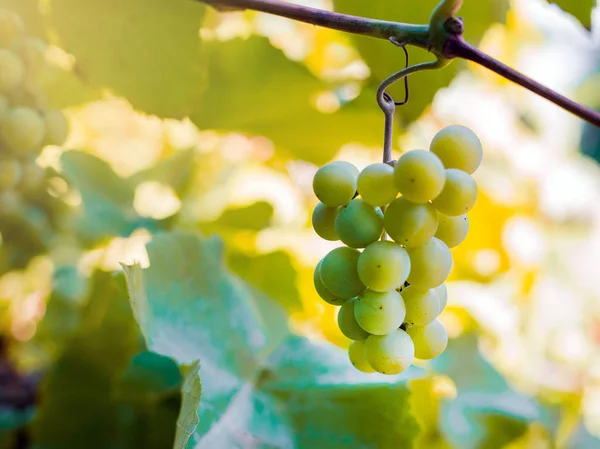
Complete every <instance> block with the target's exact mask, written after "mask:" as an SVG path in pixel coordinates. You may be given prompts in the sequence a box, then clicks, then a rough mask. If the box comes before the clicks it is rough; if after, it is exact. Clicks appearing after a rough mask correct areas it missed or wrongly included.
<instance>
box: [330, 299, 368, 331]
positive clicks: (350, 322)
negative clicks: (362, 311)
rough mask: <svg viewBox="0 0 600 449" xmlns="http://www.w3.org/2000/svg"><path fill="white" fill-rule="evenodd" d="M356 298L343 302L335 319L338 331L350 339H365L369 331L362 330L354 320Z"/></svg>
mask: <svg viewBox="0 0 600 449" xmlns="http://www.w3.org/2000/svg"><path fill="white" fill-rule="evenodd" d="M355 307H356V299H351V300H350V301H347V302H345V303H344V304H343V305H342V307H340V311H339V312H338V316H337V321H338V326H339V328H340V331H342V334H344V335H345V336H346V337H347V338H349V339H350V340H365V339H366V338H367V337H368V336H369V333H368V332H367V331H366V330H364V329H363V328H362V327H360V326H359V324H358V323H357V321H356V317H355V316H354V313H355V312H354V308H355Z"/></svg>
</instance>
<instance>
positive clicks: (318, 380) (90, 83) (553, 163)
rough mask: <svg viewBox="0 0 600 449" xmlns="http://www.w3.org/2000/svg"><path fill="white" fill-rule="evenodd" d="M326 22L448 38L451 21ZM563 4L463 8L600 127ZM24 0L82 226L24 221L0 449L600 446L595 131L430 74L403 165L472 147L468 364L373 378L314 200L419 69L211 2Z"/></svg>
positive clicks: (586, 59) (463, 348) (585, 24)
mask: <svg viewBox="0 0 600 449" xmlns="http://www.w3.org/2000/svg"><path fill="white" fill-rule="evenodd" d="M303 3H304V4H308V5H311V6H317V7H323V8H329V9H332V8H335V10H337V11H341V12H346V13H352V14H359V15H363V16H368V17H375V18H383V19H388V20H398V21H403V22H415V23H425V22H427V20H428V17H429V13H430V11H431V10H432V9H433V7H434V5H435V3H436V2H435V1H433V0H420V1H416V0H414V1H410V0H396V1H394V2H385V1H383V0H380V1H375V0H372V1H370V2H365V1H359V0H335V1H334V2H330V1H327V0H312V1H305V2H303ZM557 3H559V6H560V7H563V8H565V10H561V9H560V7H559V6H557V5H554V4H552V5H551V4H548V2H546V1H543V0H513V1H510V2H509V1H508V0H495V1H487V2H481V1H476V0H465V4H464V6H463V9H462V10H461V15H462V16H463V17H464V19H465V21H466V24H467V26H466V37H467V38H468V39H469V40H470V41H471V42H473V43H476V44H478V45H479V46H480V47H481V48H483V49H484V50H485V51H487V52H488V53H490V54H492V55H493V56H495V57H497V58H498V59H500V60H502V61H503V62H506V63H508V64H510V65H512V66H514V67H516V68H518V69H520V70H522V71H524V72H525V73H527V74H529V75H531V76H533V77H534V78H536V79H537V80H540V81H542V82H544V83H545V84H547V85H549V86H551V87H552V88H554V89H556V90H558V91H560V92H564V93H566V94H568V95H570V96H572V97H574V98H576V99H578V100H579V101H582V102H584V103H586V104H588V105H590V106H592V107H600V95H599V94H598V92H599V88H600V77H599V76H598V69H599V68H600V52H599V51H598V48H599V46H600V33H599V31H598V27H594V26H593V25H594V21H593V20H592V18H595V19H596V20H595V23H596V24H597V23H598V20H600V13H598V12H597V11H594V13H593V14H592V7H593V6H594V5H593V2H592V1H590V0H569V1H562V2H557ZM0 6H4V7H8V8H12V9H13V10H15V11H16V12H18V13H19V14H20V15H21V17H22V18H23V20H24V22H25V25H26V29H27V32H28V33H29V34H30V35H33V36H37V37H41V38H43V39H45V40H46V41H47V42H48V43H49V44H50V46H49V48H48V49H47V51H46V59H47V61H48V63H49V68H48V70H47V73H45V74H44V79H43V81H44V88H45V90H46V93H47V95H48V100H49V102H50V104H51V105H52V106H53V107H59V108H64V110H65V112H66V114H67V116H68V118H69V122H70V129H71V132H70V135H69V139H68V141H67V143H66V144H65V145H64V146H63V147H55V146H48V147H46V148H45V149H44V151H43V152H42V154H41V155H40V157H39V158H38V164H39V165H41V166H42V167H44V168H45V169H46V171H47V173H48V174H49V179H48V186H47V188H48V191H49V192H50V195H51V196H52V197H53V198H54V199H55V200H56V203H57V204H59V205H60V206H57V207H58V208H59V212H57V214H60V218H59V219H57V220H56V223H55V225H54V226H53V227H52V229H51V230H50V231H48V230H47V229H45V228H43V229H44V231H43V232H42V231H40V226H41V225H40V223H42V222H44V211H43V210H37V209H35V208H33V209H32V208H26V207H21V208H20V209H18V211H17V215H18V216H19V217H20V221H19V223H21V226H22V230H21V232H17V233H13V234H11V236H10V238H7V237H6V236H5V235H3V236H2V240H1V244H0V272H1V274H0V336H1V339H0V448H2V449H5V448H6V449H9V448H11V449H12V448H25V447H32V448H40V449H41V448H44V449H54V448H61V449H62V448H65V449H70V448H78V449H79V448H91V449H93V448H102V449H105V448H140V447H144V448H165V447H171V446H174V447H176V448H186V447H187V448H196V447H197V448H224V449H227V448H238V447H239V448H274V447H277V448H279V447H281V448H291V447H296V448H311V449H312V448H358V447H360V448H405V447H406V448H409V447H416V448H423V449H424V448H427V449H434V448H439V449H442V448H458V449H471V448H472V449H479V448H481V449H483V448H510V449H534V448H535V449H538V448H564V449H588V448H590V449H591V448H597V447H600V439H598V436H600V351H599V348H600V286H599V285H600V284H599V283H598V280H597V278H598V272H599V269H598V267H599V266H600V209H599V208H598V207H597V205H598V204H599V200H600V167H599V166H598V163H597V160H599V159H600V133H599V131H598V130H597V129H594V128H592V127H590V126H587V125H582V123H581V122H580V121H579V120H578V119H576V118H574V117H571V116H569V115H567V114H566V113H564V112H562V111H561V110H559V109H558V108H556V107H554V106H552V105H550V104H549V103H546V102H545V101H543V100H541V99H539V98H536V97H535V96H533V95H531V94H529V93H527V92H525V91H524V90H523V89H521V88H519V87H518V86H514V85H512V84H510V83H508V82H507V81H505V80H502V79H500V78H498V77H497V76H495V75H493V74H490V73H489V72H487V71H485V70H483V69H481V68H478V67H476V66H471V65H469V64H466V63H463V62H454V63H453V64H452V65H451V66H449V67H448V68H446V69H444V70H442V71H436V72H430V73H422V74H417V75H415V76H414V77H413V78H412V79H411V81H410V92H411V100H410V103H409V104H408V105H406V106H403V107H401V108H399V109H398V114H397V116H398V120H397V127H396V128H397V129H396V136H397V139H396V141H395V156H396V157H397V156H398V154H400V153H401V152H402V151H407V150H411V149H417V148H426V146H427V144H428V142H429V141H430V139H431V137H432V136H433V135H434V134H435V132H436V131H437V130H439V129H440V128H442V127H443V126H446V125H449V124H453V123H459V124H463V125H465V126H468V127H470V128H471V129H473V130H474V131H475V132H477V133H478V135H479V136H480V138H481V140H482V142H483V144H484V149H485V153H484V161H483V164H482V166H481V168H480V170H479V171H478V173H477V174H476V175H475V178H476V180H477V182H478V185H479V186H480V197H479V200H478V203H477V205H476V206H475V208H474V209H473V211H472V212H470V214H469V215H470V222H471V230H470V233H469V237H468V238H467V240H466V241H465V243H463V244H462V245H461V246H460V247H458V248H457V249H456V250H453V256H454V268H453V271H452V274H451V279H450V281H449V282H448V290H449V307H448V309H447V310H446V311H445V312H444V313H443V315H442V317H441V321H442V322H443V323H444V326H445V327H446V328H447V329H448V332H449V334H450V337H451V340H450V344H449V347H448V350H447V351H446V352H445V353H444V354H443V355H442V356H440V357H438V358H437V359H435V360H433V361H432V362H431V363H427V364H421V365H419V366H417V367H415V368H411V369H410V370H409V371H408V372H407V373H404V374H402V375H400V376H396V377H391V378H385V377H383V376H375V375H373V376H367V375H361V374H360V373H356V372H355V371H353V370H352V367H351V366H350V365H349V362H348V361H347V358H346V355H345V352H344V350H343V349H342V348H343V347H344V345H346V344H347V340H346V339H345V338H344V337H343V336H342V335H341V334H340V333H339V330H338V329H337V326H336V325H335V313H336V310H335V308H334V307H330V306H327V305H326V304H324V303H323V302H322V301H321V300H320V299H319V298H318V296H317V294H316V292H314V289H313V284H312V276H313V268H314V266H315V264H316V263H317V262H318V260H319V259H320V258H321V257H322V256H323V255H324V254H325V253H326V252H327V251H328V250H329V249H331V248H333V246H335V245H332V244H331V243H330V242H329V243H328V242H323V241H322V240H320V239H319V238H318V237H317V236H316V235H315V234H314V232H313V231H312V230H311V229H310V213H311V211H312V208H313V207H314V205H315V204H316V200H315V198H314V197H313V193H312V190H311V178H312V176H313V174H314V172H315V170H316V169H317V167H318V166H319V165H322V164H324V163H326V162H328V161H330V160H332V159H344V160H348V161H352V162H353V163H354V164H355V165H356V166H357V167H359V168H362V167H364V166H366V165H368V164H369V163H372V162H375V161H378V160H379V159H380V153H381V146H382V142H383V117H382V114H381V112H380V111H379V109H378V107H377V105H376V102H375V97H374V89H375V88H376V86H377V84H378V81H381V80H382V79H383V78H384V77H387V76H388V75H389V74H391V73H393V72H394V71H396V70H398V69H399V68H401V67H402V65H403V63H404V61H403V55H402V53H401V52H400V51H399V50H398V49H397V48H396V47H394V46H392V45H387V44H386V43H385V42H381V41H377V40H370V39H366V38H354V37H350V36H348V35H343V34H341V33H338V32H334V31H330V30H326V29H319V28H316V27H313V26H308V25H303V24H299V23H294V22H291V21H288V20H284V19H280V18H276V17H270V16H266V15H262V14H256V13H253V12H249V11H247V12H227V13H217V12H216V11H214V10H212V9H210V8H207V7H205V6H204V5H202V4H200V3H197V2H192V1H190V0H170V1H168V2H167V1H165V0H144V1H142V0H128V1H118V0H107V1H105V2H97V1H96V2H92V1H90V0H40V1H36V0H0ZM565 11H566V12H565ZM410 57H411V62H420V61H424V60H427V59H428V58H430V56H429V55H427V54H426V53H424V52H420V51H418V50H411V55H410ZM394 89H396V88H394ZM394 89H392V94H393V95H395V96H396V97H398V98H400V96H401V95H402V92H401V90H398V89H396V90H394ZM3 200H6V198H4V197H2V196H0V224H1V221H2V220H3V219H5V217H4V218H3V215H2V214H3V211H4V210H6V209H5V207H6V206H5V204H6V203H5V202H4V203H3ZM122 264H123V265H122ZM125 271H126V272H127V278H128V281H129V282H128V283H127V282H126V279H125V277H126V276H125ZM129 297H131V303H130V302H129V301H128V298H129ZM132 312H133V313H132ZM340 347H341V348H340ZM34 396H35V399H34Z"/></svg>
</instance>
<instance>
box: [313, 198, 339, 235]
mask: <svg viewBox="0 0 600 449" xmlns="http://www.w3.org/2000/svg"><path fill="white" fill-rule="evenodd" d="M338 209H339V208H337V207H328V206H325V205H324V204H323V203H319V204H317V206H316V207H315V209H314V210H313V213H312V225H313V229H314V230H315V232H316V233H317V235H318V236H319V237H321V238H322V239H325V240H330V241H335V240H339V239H340V238H339V237H338V236H337V234H336V233H335V228H334V223H335V216H336V215H337V212H338Z"/></svg>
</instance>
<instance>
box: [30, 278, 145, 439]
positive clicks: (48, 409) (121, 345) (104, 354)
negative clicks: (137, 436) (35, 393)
mask: <svg viewBox="0 0 600 449" xmlns="http://www.w3.org/2000/svg"><path fill="white" fill-rule="evenodd" d="M92 284H93V287H92V293H91V295H90V298H89V303H88V307H87V308H86V310H85V312H84V316H83V319H82V323H81V326H80V327H79V329H78V330H77V332H76V333H75V334H74V335H73V337H72V338H71V339H70V341H69V342H68V343H67V345H66V347H65V349H64V352H63V353H62V355H61V356H60V357H59V359H58V360H57V362H56V363H55V364H54V366H53V367H52V368H51V369H50V371H49V373H48V374H47V375H46V378H45V380H44V382H43V385H42V392H41V394H42V397H43V398H44V401H43V402H42V404H41V405H40V408H39V410H38V413H37V416H36V419H35V421H34V424H33V435H34V442H35V447H36V448H38V449H53V448H61V449H69V448H73V449H75V448H82V447H86V448H90V449H94V448H99V449H100V448H102V449H105V448H107V447H111V445H112V444H113V443H114V442H115V440H116V438H117V432H116V429H117V427H118V414H117V412H118V410H117V405H116V404H115V402H114V401H113V400H112V397H111V396H112V391H113V384H114V383H115V382H116V381H117V379H118V378H119V373H120V372H121V371H122V370H123V369H124V368H125V366H126V365H127V361H128V360H129V358H130V357H131V356H132V355H133V354H135V353H136V352H137V350H138V348H139V340H138V331H137V329H136V326H135V322H134V320H133V319H132V316H131V310H130V308H129V305H128V303H127V301H126V290H125V283H124V280H123V277H122V276H121V277H119V278H115V277H113V276H112V275H111V274H109V273H101V272H98V273H96V274H95V275H94V277H93V279H92ZM66 423H68V424H66Z"/></svg>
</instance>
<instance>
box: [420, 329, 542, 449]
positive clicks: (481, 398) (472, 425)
mask: <svg viewBox="0 0 600 449" xmlns="http://www.w3.org/2000/svg"><path fill="white" fill-rule="evenodd" d="M432 366H433V368H434V369H435V370H436V371H438V372H440V373H442V374H445V375H447V376H449V377H450V378H451V379H452V380H453V381H454V383H455V384H456V387H457V390H458V396H457V398H456V399H454V400H451V401H448V402H445V403H443V404H442V407H441V411H440V428H441V432H442V434H443V435H444V436H445V437H446V439H447V440H448V441H449V442H450V443H451V444H452V445H453V446H454V447H460V448H461V449H488V448H489V449H492V448H496V447H503V446H504V445H505V444H507V443H509V442H511V441H513V440H515V439H517V438H519V437H520V436H522V435H523V434H524V433H525V432H526V430H527V427H528V424H529V423H531V422H534V421H540V420H541V419H542V410H541V408H540V406H539V405H538V404H537V402H536V401H535V400H533V399H531V398H529V397H526V396H524V395H522V394H520V393H518V392H517V391H515V390H513V389H512V388H511V387H510V386H509V385H508V383H507V382H506V380H505V379H504V378H503V377H502V375H501V374H500V373H498V372H497V371H496V370H495V369H494V368H493V367H492V366H491V365H490V364H489V362H487V361H486V360H485V359H484V358H483V357H482V356H481V354H480V353H479V349H478V346H477V337H476V336H474V335H472V334H467V335H463V336H461V337H459V338H456V339H454V340H451V341H450V343H449V345H448V348H447V349H446V351H444V353H443V354H442V355H440V356H439V357H437V358H436V359H434V360H433V361H432Z"/></svg>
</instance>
